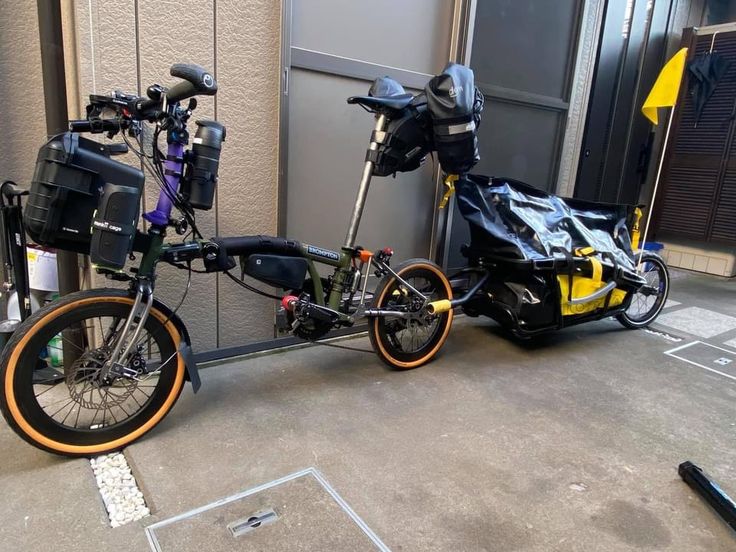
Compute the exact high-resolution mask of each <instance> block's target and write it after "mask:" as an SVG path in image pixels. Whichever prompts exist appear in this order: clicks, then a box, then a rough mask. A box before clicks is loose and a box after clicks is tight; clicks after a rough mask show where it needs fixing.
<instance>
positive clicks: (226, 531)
mask: <svg viewBox="0 0 736 552" xmlns="http://www.w3.org/2000/svg"><path fill="white" fill-rule="evenodd" d="M146 534H147V536H148V541H149V543H150V545H151V549H152V550H154V551H155V552H170V551H177V552H182V551H185V550H194V551H198V552H202V551H205V550H206V551H207V552H230V551H233V550H238V551H241V550H269V551H272V550H273V551H277V550H350V551H351V552H360V551H364V550H365V551H375V550H382V551H388V550H389V549H388V548H387V547H386V545H385V544H383V542H381V540H380V539H379V538H378V537H377V536H376V534H375V533H374V532H373V531H372V530H371V529H370V528H369V527H368V526H367V525H366V524H365V523H364V522H363V520H362V519H360V518H359V517H358V516H357V515H356V514H355V512H354V511H353V510H352V508H350V506H349V505H348V504H347V503H346V502H345V501H344V500H343V499H342V497H340V495H338V494H337V492H336V491H335V490H334V489H333V488H332V487H331V486H330V484H329V483H328V482H327V480H326V479H325V478H324V477H323V476H322V474H320V473H319V472H318V471H317V470H316V469H314V468H309V469H306V470H303V471H300V472H297V473H293V474H291V475H288V476H286V477H283V478H281V479H277V480H275V481H272V482H270V483H266V484H265V485H261V486H259V487H255V488H253V489H249V490H247V491H244V492H242V493H238V494H236V495H233V496H229V497H227V498H223V499H220V500H218V501H216V502H213V503H211V504H208V505H206V506H202V507H201V508H196V509H194V510H191V511H189V512H186V513H184V514H181V515H178V516H175V517H172V518H169V519H166V520H163V521H160V522H158V523H154V524H153V525H150V526H148V527H146Z"/></svg>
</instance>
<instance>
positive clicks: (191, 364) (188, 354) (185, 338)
mask: <svg viewBox="0 0 736 552" xmlns="http://www.w3.org/2000/svg"><path fill="white" fill-rule="evenodd" d="M154 306H155V307H156V308H157V309H158V310H160V311H161V312H163V313H164V314H165V315H166V316H168V317H170V318H171V322H172V323H173V324H174V326H176V329H177V330H179V335H181V342H180V343H179V354H180V355H181V357H182V360H184V367H185V370H186V373H185V378H186V379H187V381H190V382H191V383H192V391H193V392H194V393H196V392H197V391H199V388H200V387H201V386H202V380H201V379H200V378H199V369H198V368H197V362H196V361H195V360H194V353H193V351H192V340H191V338H190V337H189V330H187V327H186V325H184V321H183V320H182V319H181V318H179V315H177V314H176V313H175V312H173V311H172V310H171V309H170V308H169V307H168V306H167V305H166V304H165V303H162V302H161V301H159V300H158V299H154Z"/></svg>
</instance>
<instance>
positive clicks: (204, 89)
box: [166, 63, 217, 103]
mask: <svg viewBox="0 0 736 552" xmlns="http://www.w3.org/2000/svg"><path fill="white" fill-rule="evenodd" d="M170 73H171V76H172V77H179V78H181V79H184V82H180V83H178V84H175V85H174V86H172V87H171V88H169V90H168V91H167V92H166V99H167V100H168V101H169V103H174V102H180V101H182V100H186V99H187V98H191V97H192V96H198V95H203V96H214V95H215V94H217V81H216V80H215V77H213V76H212V75H211V74H209V73H208V72H207V71H206V70H205V69H204V68H202V67H200V66H199V65H195V64H193V63H175V64H174V65H172V66H171V70H170Z"/></svg>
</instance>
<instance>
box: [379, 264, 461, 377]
mask: <svg viewBox="0 0 736 552" xmlns="http://www.w3.org/2000/svg"><path fill="white" fill-rule="evenodd" d="M395 272H396V274H397V275H398V276H400V277H401V280H404V282H406V283H407V284H409V286H411V287H412V288H414V289H415V290H417V291H418V292H420V293H421V294H422V295H424V296H425V297H427V298H428V301H438V300H440V299H452V288H451V287H450V282H449V281H448V280H447V278H446V277H445V274H444V273H443V272H442V269H441V268H440V267H439V266H437V265H436V264H434V263H433V262H431V261H427V260H425V259H411V260H408V261H405V262H403V263H401V264H400V265H399V266H398V267H397V269H396V270H395ZM401 280H399V279H398V278H396V276H394V275H393V274H388V275H387V276H385V277H384V278H383V280H381V283H380V284H379V285H378V289H376V291H375V294H374V297H375V300H374V302H373V307H374V308H378V309H385V310H396V311H400V312H402V313H408V314H409V316H408V317H405V318H398V317H390V316H389V317H383V316H379V317H376V318H374V319H373V320H371V322H370V324H369V326H368V335H369V336H370V339H371V344H372V345H373V349H374V350H375V351H376V354H378V356H379V357H380V358H381V360H383V362H385V363H386V364H388V365H389V366H390V367H391V368H393V369H396V370H407V369H409V368H416V367H417V366H421V365H422V364H424V363H426V362H429V361H430V360H431V359H432V358H433V357H434V356H435V355H436V354H437V351H439V350H440V348H441V347H442V345H443V344H444V343H445V340H446V339H447V335H448V334H449V333H450V326H451V325H452V310H449V311H446V312H443V313H441V314H434V315H432V314H429V313H428V312H427V311H426V309H425V308H424V305H423V300H422V298H421V297H419V296H418V295H417V294H416V293H415V292H413V291H412V290H411V289H410V287H409V286H407V285H406V284H405V283H404V282H402V281H401Z"/></svg>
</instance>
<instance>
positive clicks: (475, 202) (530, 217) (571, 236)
mask: <svg viewBox="0 0 736 552" xmlns="http://www.w3.org/2000/svg"><path fill="white" fill-rule="evenodd" d="M455 190H456V195H457V203H458V207H459V209H460V213H461V214H462V215H463V217H464V218H465V219H466V220H467V221H468V223H469V224H470V227H471V239H472V242H471V245H472V247H473V248H475V249H483V250H486V251H488V252H493V253H495V254H496V255H500V256H508V257H511V258H515V259H527V260H533V259H542V258H549V257H558V258H565V257H566V254H565V252H568V253H573V252H574V251H575V249H577V248H584V247H588V246H589V247H592V248H594V249H595V250H596V251H597V252H598V253H597V256H598V257H599V258H600V259H601V260H604V258H605V255H600V254H601V253H607V254H609V255H611V256H612V257H613V258H614V259H615V260H616V262H617V264H618V265H619V267H621V268H623V269H624V270H627V271H631V272H632V273H636V269H635V263H634V261H633V260H632V256H633V255H632V251H631V238H630V235H629V230H628V223H629V222H630V220H631V217H632V215H633V213H634V209H635V208H636V207H635V206H633V205H615V204H609V203H594V202H590V201H583V200H579V199H568V198H561V197H558V196H555V195H552V194H549V193H547V192H543V191H541V190H539V189H537V188H534V187H533V186H530V185H528V184H525V183H523V182H519V181H518V180H512V179H509V178H502V177H488V176H481V175H473V174H469V175H466V176H464V177H462V178H461V179H460V180H459V181H458V182H457V183H456V184H455Z"/></svg>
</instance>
